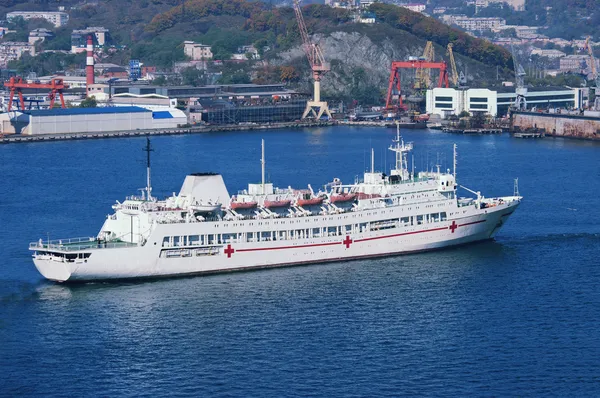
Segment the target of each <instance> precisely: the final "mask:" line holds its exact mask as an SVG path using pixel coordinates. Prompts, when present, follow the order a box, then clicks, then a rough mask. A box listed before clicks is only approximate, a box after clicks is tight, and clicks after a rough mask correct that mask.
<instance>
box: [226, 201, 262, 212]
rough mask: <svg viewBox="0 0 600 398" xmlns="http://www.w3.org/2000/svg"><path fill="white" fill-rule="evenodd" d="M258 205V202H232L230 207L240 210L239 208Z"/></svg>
mask: <svg viewBox="0 0 600 398" xmlns="http://www.w3.org/2000/svg"><path fill="white" fill-rule="evenodd" d="M257 205H258V203H256V202H231V204H230V207H231V208H232V209H233V210H239V209H252V208H254V207H256V206H257Z"/></svg>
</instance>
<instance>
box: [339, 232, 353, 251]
mask: <svg viewBox="0 0 600 398" xmlns="http://www.w3.org/2000/svg"><path fill="white" fill-rule="evenodd" d="M352 242H353V240H352V239H350V235H346V239H344V241H343V242H342V244H344V245H346V249H349V248H350V245H351V244H352Z"/></svg>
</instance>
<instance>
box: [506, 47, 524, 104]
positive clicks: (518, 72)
mask: <svg viewBox="0 0 600 398" xmlns="http://www.w3.org/2000/svg"><path fill="white" fill-rule="evenodd" d="M510 52H511V53H512V59H513V68H514V69H515V84H516V85H517V87H516V89H515V94H517V97H516V98H515V103H514V105H513V108H514V109H515V110H516V111H524V110H527V98H526V97H527V87H525V79H524V77H525V75H526V73H525V69H523V66H521V64H520V63H519V62H518V61H517V54H516V52H515V48H514V47H513V45H512V43H511V44H510Z"/></svg>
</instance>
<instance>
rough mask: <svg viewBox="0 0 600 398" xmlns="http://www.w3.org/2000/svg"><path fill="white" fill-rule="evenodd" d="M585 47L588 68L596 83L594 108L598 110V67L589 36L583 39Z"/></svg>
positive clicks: (599, 108) (599, 86)
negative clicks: (588, 59)
mask: <svg viewBox="0 0 600 398" xmlns="http://www.w3.org/2000/svg"><path fill="white" fill-rule="evenodd" d="M585 48H586V49H587V51H588V54H589V55H590V64H591V65H590V68H591V69H592V78H593V79H594V82H595V84H596V87H594V105H593V106H594V108H593V109H594V110H595V111H598V110H600V76H599V75H598V68H597V67H596V58H595V57H594V50H593V49H592V46H591V44H590V37H589V36H588V37H587V38H586V39H585Z"/></svg>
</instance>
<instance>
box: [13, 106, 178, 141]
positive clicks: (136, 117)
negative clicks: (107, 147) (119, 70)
mask: <svg viewBox="0 0 600 398" xmlns="http://www.w3.org/2000/svg"><path fill="white" fill-rule="evenodd" d="M186 123H187V117H186V116H185V113H183V112H182V111H180V110H177V109H174V110H169V111H164V112H152V111H151V110H148V109H144V108H140V107H135V106H128V107H125V106H123V107H106V108H67V109H49V110H36V111H31V112H30V116H29V126H28V127H27V129H25V130H24V131H23V133H24V134H32V135H36V134H60V133H89V132H111V131H131V130H149V129H157V128H159V129H167V128H176V127H178V126H180V125H183V124H186Z"/></svg>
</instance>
